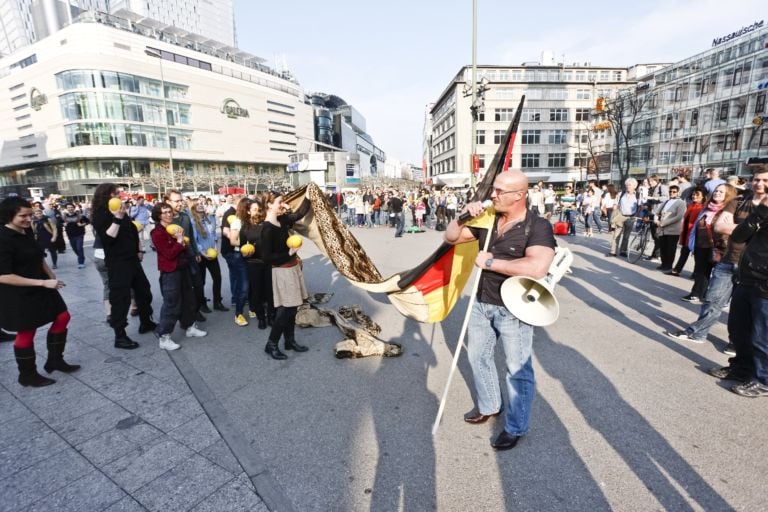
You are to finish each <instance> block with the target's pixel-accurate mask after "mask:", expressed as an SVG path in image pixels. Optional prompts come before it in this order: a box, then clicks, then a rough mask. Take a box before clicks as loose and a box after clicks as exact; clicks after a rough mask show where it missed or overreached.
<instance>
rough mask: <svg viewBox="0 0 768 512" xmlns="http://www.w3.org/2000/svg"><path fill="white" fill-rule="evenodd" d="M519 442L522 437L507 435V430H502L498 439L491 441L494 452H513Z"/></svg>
mask: <svg viewBox="0 0 768 512" xmlns="http://www.w3.org/2000/svg"><path fill="white" fill-rule="evenodd" d="M519 440H520V436H513V435H512V434H507V431H506V430H502V431H501V433H500V434H499V435H498V436H497V437H496V439H494V440H493V441H491V446H492V447H493V449H494V450H511V449H512V448H514V447H515V445H516V444H517V442H518V441H519Z"/></svg>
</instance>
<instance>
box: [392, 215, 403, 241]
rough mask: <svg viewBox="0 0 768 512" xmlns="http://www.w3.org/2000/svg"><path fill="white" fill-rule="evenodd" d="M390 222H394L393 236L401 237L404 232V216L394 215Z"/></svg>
mask: <svg viewBox="0 0 768 512" xmlns="http://www.w3.org/2000/svg"><path fill="white" fill-rule="evenodd" d="M391 220H392V221H394V222H395V236H403V231H404V230H405V214H404V213H396V214H395V217H394V218H393V219H391Z"/></svg>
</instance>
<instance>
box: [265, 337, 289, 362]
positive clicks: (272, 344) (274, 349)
mask: <svg viewBox="0 0 768 512" xmlns="http://www.w3.org/2000/svg"><path fill="white" fill-rule="evenodd" d="M264 352H266V353H267V354H269V355H270V356H272V359H277V360H283V359H288V356H287V355H285V354H283V353H282V352H281V351H280V347H278V346H277V341H273V340H267V346H266V347H264Z"/></svg>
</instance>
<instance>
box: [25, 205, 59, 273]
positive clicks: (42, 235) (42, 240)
mask: <svg viewBox="0 0 768 512" xmlns="http://www.w3.org/2000/svg"><path fill="white" fill-rule="evenodd" d="M32 223H33V226H32V230H33V231H34V232H35V239H36V240H37V245H39V246H40V248H41V249H42V250H43V251H48V253H49V254H50V255H51V263H53V265H51V268H52V269H56V268H57V267H56V264H57V263H58V261H59V253H58V252H56V239H57V236H58V234H59V233H58V231H57V230H56V224H54V223H53V222H52V221H51V219H49V218H48V217H46V216H45V213H43V210H41V209H40V208H35V210H34V218H33V219H32ZM43 257H45V255H43Z"/></svg>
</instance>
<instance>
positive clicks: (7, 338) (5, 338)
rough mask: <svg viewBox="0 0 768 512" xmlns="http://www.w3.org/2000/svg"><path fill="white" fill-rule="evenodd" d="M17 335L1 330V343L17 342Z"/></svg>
mask: <svg viewBox="0 0 768 512" xmlns="http://www.w3.org/2000/svg"><path fill="white" fill-rule="evenodd" d="M15 340H16V335H15V334H12V333H10V332H6V331H4V330H3V329H0V341H15Z"/></svg>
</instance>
